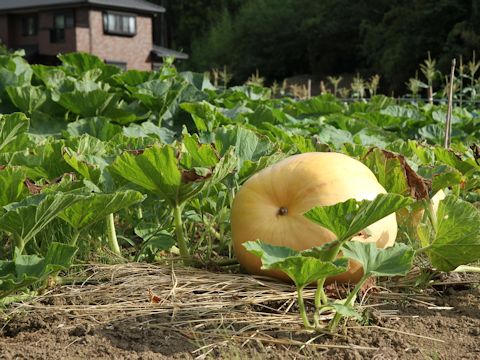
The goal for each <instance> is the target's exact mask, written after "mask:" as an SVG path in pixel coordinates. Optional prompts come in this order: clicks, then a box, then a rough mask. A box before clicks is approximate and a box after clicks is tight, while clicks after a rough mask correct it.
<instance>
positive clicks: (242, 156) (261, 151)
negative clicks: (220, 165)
mask: <svg viewBox="0 0 480 360" xmlns="http://www.w3.org/2000/svg"><path fill="white" fill-rule="evenodd" d="M215 146H216V148H217V149H218V151H219V152H220V155H224V154H225V153H226V152H227V151H228V150H229V149H230V147H233V148H234V149H235V155H236V157H237V158H238V167H239V168H241V166H242V165H243V163H244V161H247V160H249V161H258V160H260V158H261V157H263V156H267V155H270V154H271V153H272V152H273V151H274V146H273V143H272V142H270V140H269V139H268V138H267V137H265V136H261V135H260V134H257V133H255V132H254V131H252V130H249V129H247V128H244V127H241V126H235V127H221V128H218V129H217V130H216V131H215Z"/></svg>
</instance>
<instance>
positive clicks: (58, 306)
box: [0, 274, 480, 360]
mask: <svg viewBox="0 0 480 360" xmlns="http://www.w3.org/2000/svg"><path fill="white" fill-rule="evenodd" d="M152 275H153V274H152ZM112 276H113V275H112ZM176 277H178V278H179V279H180V276H179V275H178V274H177V275H176ZM479 280H480V276H479V275H469V276H462V277H459V275H457V274H453V280H452V276H449V277H445V278H444V279H440V280H437V282H436V283H437V285H435V286H434V287H432V288H430V289H429V290H427V291H426V292H423V293H422V296H413V295H412V296H407V295H406V294H403V295H398V293H397V292H394V291H392V290H390V291H388V292H385V291H384V292H380V293H379V294H377V295H376V296H372V297H371V298H370V299H369V300H368V301H367V303H366V304H365V305H364V307H363V310H364V315H366V317H367V318H368V320H367V321H366V322H365V324H359V323H355V322H349V323H348V325H347V327H346V328H345V329H344V331H343V332H341V333H340V334H338V335H337V336H334V337H332V336H330V335H320V334H308V333H305V332H303V331H302V330H301V326H300V323H299V322H298V323H296V324H293V325H292V326H293V327H290V325H289V326H287V329H286V331H282V330H281V329H277V330H276V331H275V330H272V329H271V328H270V329H269V328H265V329H263V330H262V328H261V322H260V323H259V324H260V325H259V324H257V325H256V328H255V329H250V330H251V331H250V332H248V334H249V335H248V339H247V340H243V339H244V338H242V340H241V341H240V340H239V338H237V337H235V336H232V335H231V334H232V332H231V331H227V328H228V326H229V325H227V323H226V322H225V323H224V326H225V328H224V329H223V328H222V326H220V325H218V324H217V325H215V326H207V327H209V328H208V329H203V330H202V331H204V333H205V334H211V333H213V332H216V333H217V334H218V333H222V331H223V330H225V333H224V335H225V336H224V337H223V338H221V337H217V338H216V339H217V340H215V341H214V342H212V340H208V341H207V340H206V339H203V340H202V339H201V338H198V337H192V335H191V334H192V332H191V331H188V330H192V329H195V330H198V329H200V328H201V327H202V326H203V325H205V323H204V324H203V325H202V321H199V322H198V323H197V324H195V323H192V321H190V320H189V321H185V322H183V323H182V322H181V321H179V322H177V323H175V325H173V323H172V317H171V316H170V315H168V313H161V312H157V313H156V312H155V311H149V312H143V313H142V312H138V311H137V312H132V313H125V314H124V313H123V312H122V313H121V314H120V312H121V311H120V310H119V309H121V307H117V308H112V309H110V308H108V307H105V308H103V307H102V306H104V305H105V304H106V303H108V302H114V301H115V300H114V299H115V293H114V294H113V295H112V296H110V295H108V296H106V295H104V294H103V293H102V294H96V295H94V294H95V291H96V290H95V289H98V291H97V293H98V292H99V291H100V288H99V287H98V286H97V287H96V285H91V288H90V290H89V293H88V294H93V295H92V296H86V294H87V293H85V292H84V293H80V292H78V291H79V286H68V287H66V286H63V287H60V289H58V290H57V289H55V290H53V291H51V292H50V293H49V294H48V295H46V296H43V297H41V298H40V299H33V300H31V302H30V303H29V302H26V303H24V304H13V305H11V306H10V307H8V308H7V309H5V310H4V311H3V319H2V318H1V317H0V320H3V326H1V327H0V359H52V360H55V359H145V360H146V359H209V358H212V359H214V358H215V359H296V358H298V359H302V358H309V359H311V358H315V359H333V360H336V359H347V360H348V359H355V360H356V359H377V360H379V359H458V360H460V359H480V288H479V286H478V282H479ZM119 281H121V282H122V285H125V283H126V282H127V281H126V278H122V279H120V280H119ZM175 281H176V282H177V283H179V285H178V286H179V288H181V287H182V285H181V281H180V280H178V279H176V280H175ZM263 284H264V285H265V283H263ZM107 285H108V284H107ZM267 285H268V284H267ZM82 286H83V288H84V285H82ZM185 286H187V285H185ZM268 286H270V285H268ZM83 288H82V289H83ZM123 288H125V289H126V287H125V286H124V287H123ZM111 289H112V291H113V292H116V293H117V294H118V296H120V295H122V294H121V291H122V290H118V289H117V288H115V287H114V285H112V288H111ZM102 291H103V290H102ZM129 291H130V290H129ZM67 292H70V293H72V294H73V295H72V297H69V298H67V297H65V295H64V294H66V293H67ZM197 293H198V294H199V295H198V296H201V295H200V293H201V291H200V292H199V291H197ZM107 294H108V293H107ZM178 294H180V292H178ZM189 294H190V295H188V297H189V299H188V300H189V301H192V302H193V303H194V302H195V299H194V298H192V297H194V296H195V295H192V294H194V293H189ZM123 295H125V294H123ZM142 296H144V295H142ZM179 296H180V295H177V301H178V298H179ZM241 296H243V295H239V297H241ZM249 296H250V295H249ZM101 297H105V298H106V300H105V302H104V304H101V301H99V298H101ZM144 297H145V300H144V301H143V302H142V298H141V297H136V298H132V299H128V301H127V302H123V303H122V304H127V305H122V306H125V307H127V306H130V307H132V306H133V305H135V304H140V303H142V306H146V307H143V308H142V309H146V308H147V307H148V308H152V309H155V306H156V305H159V306H160V305H161V304H152V303H151V298H148V296H144ZM201 301H203V300H201V299H200V298H199V299H198V302H199V303H201ZM242 301H243V300H242ZM273 302H275V300H273ZM244 303H245V304H244V305H242V302H238V303H237V305H235V309H236V310H235V311H238V312H245V313H248V312H251V311H252V309H254V308H255V307H258V306H261V307H264V308H267V307H269V306H270V307H271V308H272V309H273V305H272V304H271V303H272V300H269V302H268V304H270V305H268V304H267V303H262V304H260V302H256V303H255V301H252V299H251V296H250V298H249V300H248V301H245V302H244ZM253 303H255V305H252V304H253ZM29 304H33V305H32V306H30V305H29ZM259 304H260V305H259ZM29 306H30V307H29ZM132 308H133V307H132ZM232 309H233V308H232ZM87 310H88V311H87ZM198 311H199V315H198V317H199V319H202V318H203V319H205V322H207V320H206V319H207V318H208V317H209V316H211V315H207V314H206V313H205V314H203V315H202V313H201V309H198ZM262 311H264V310H262ZM228 312H232V310H231V309H230V310H228V311H227V312H226V313H222V314H223V315H221V316H225V317H227V316H228ZM287 312H288V314H287V315H289V316H291V318H292V319H295V316H296V310H295V306H291V308H289V309H287V310H286V313H287ZM177 313H178V314H179V315H178V316H179V318H181V313H182V310H181V307H180V308H178V309H177ZM0 314H1V313H0ZM122 314H124V316H123V315H122ZM219 314H220V313H219ZM80 315H81V316H80ZM219 316H220V315H219ZM255 316H257V317H258V315H255ZM109 319H110V320H109ZM169 324H172V325H171V326H170V325H169ZM234 325H235V324H234ZM234 327H235V326H234Z"/></svg>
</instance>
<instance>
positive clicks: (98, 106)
mask: <svg viewBox="0 0 480 360" xmlns="http://www.w3.org/2000/svg"><path fill="white" fill-rule="evenodd" d="M118 100H119V95H116V94H111V93H109V92H107V91H105V90H102V89H95V90H91V91H79V90H73V91H69V92H63V93H60V97H59V99H58V103H59V104H60V105H62V106H63V107H64V108H65V109H67V110H68V111H71V112H73V113H75V114H78V115H81V116H84V117H93V116H99V115H103V114H105V113H106V112H108V111H109V110H110V108H113V107H115V106H116V104H117V102H118Z"/></svg>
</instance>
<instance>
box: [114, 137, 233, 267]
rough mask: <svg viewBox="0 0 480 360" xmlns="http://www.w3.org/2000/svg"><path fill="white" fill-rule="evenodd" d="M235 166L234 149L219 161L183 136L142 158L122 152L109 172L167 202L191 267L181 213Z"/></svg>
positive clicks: (212, 151)
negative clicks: (188, 204) (197, 196)
mask: <svg viewBox="0 0 480 360" xmlns="http://www.w3.org/2000/svg"><path fill="white" fill-rule="evenodd" d="M236 163H237V161H236V159H235V156H234V155H233V149H230V150H229V151H227V152H225V155H224V156H222V157H220V155H218V153H217V152H216V150H215V148H214V147H213V146H212V145H210V144H201V143H200V142H199V139H198V137H197V136H192V135H189V134H185V135H184V138H183V142H176V143H174V144H173V145H154V146H152V147H151V148H148V149H145V151H143V152H142V153H141V154H134V153H131V152H128V151H127V152H124V153H123V154H122V155H120V156H118V157H117V158H116V159H115V161H114V162H113V163H112V164H111V165H110V167H109V169H110V170H111V171H112V173H114V174H116V175H117V176H119V177H120V178H123V179H125V180H127V181H128V182H131V183H133V184H135V185H138V186H140V187H141V188H143V189H145V190H147V191H148V192H150V193H153V194H155V195H157V196H158V197H159V198H161V199H163V200H166V202H167V203H168V204H169V205H170V207H171V209H172V211H173V218H174V224H175V234H176V239H177V244H178V247H179V250H180V255H181V256H182V258H183V259H184V261H185V263H186V264H190V263H191V260H192V259H191V254H190V250H189V247H188V244H187V241H186V239H185V233H184V229H183V220H182V212H183V209H184V207H185V205H186V204H187V202H188V201H189V200H190V199H192V198H193V197H194V196H195V195H197V194H198V193H200V192H201V191H202V190H204V189H205V188H207V187H210V186H212V185H214V184H216V183H218V182H220V181H221V180H222V179H223V178H225V177H226V176H227V175H228V174H230V173H231V172H232V171H233V170H234V169H235V166H236Z"/></svg>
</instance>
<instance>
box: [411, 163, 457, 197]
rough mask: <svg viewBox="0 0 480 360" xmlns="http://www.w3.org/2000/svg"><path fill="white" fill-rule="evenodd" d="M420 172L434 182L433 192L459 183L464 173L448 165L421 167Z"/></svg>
mask: <svg viewBox="0 0 480 360" xmlns="http://www.w3.org/2000/svg"><path fill="white" fill-rule="evenodd" d="M418 174H419V175H420V176H422V177H424V178H426V179H428V180H430V181H431V182H432V190H431V193H432V194H435V193H436V192H438V191H439V190H441V189H445V188H447V187H450V186H454V185H459V184H460V183H461V182H462V180H463V177H462V173H461V172H460V171H458V170H457V169H454V168H452V167H451V166H448V165H436V166H430V167H421V168H420V169H419V170H418Z"/></svg>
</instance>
